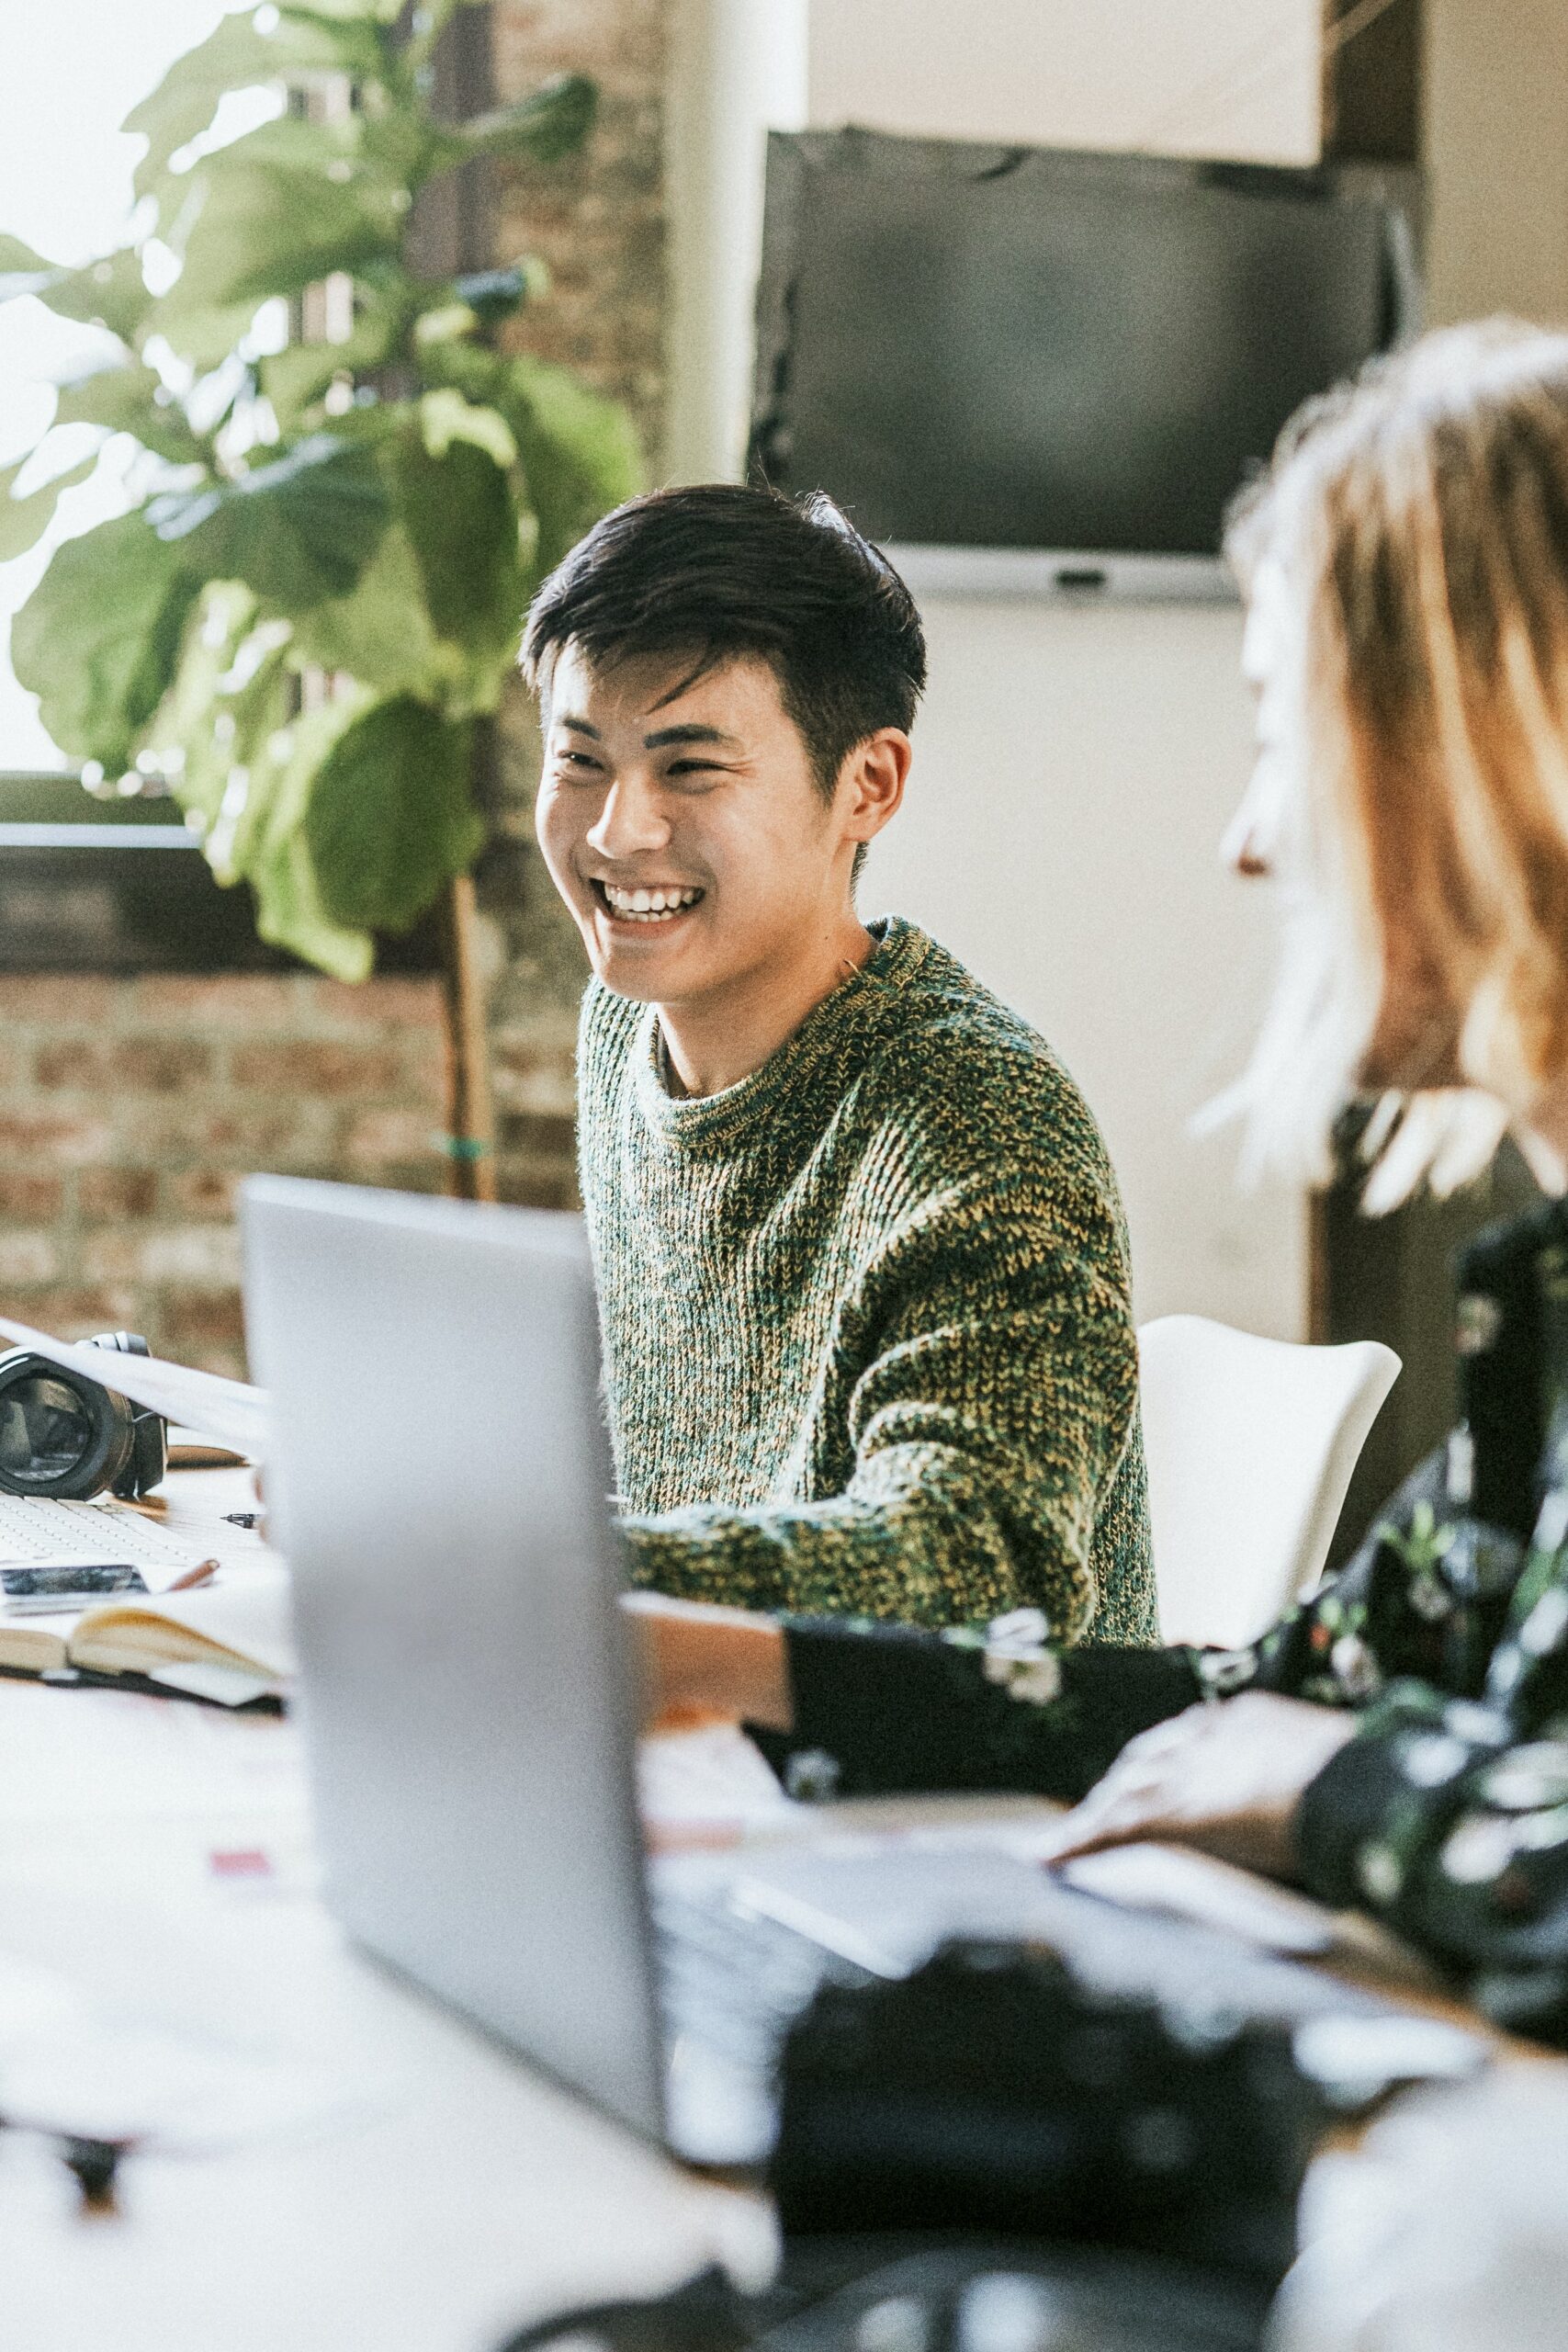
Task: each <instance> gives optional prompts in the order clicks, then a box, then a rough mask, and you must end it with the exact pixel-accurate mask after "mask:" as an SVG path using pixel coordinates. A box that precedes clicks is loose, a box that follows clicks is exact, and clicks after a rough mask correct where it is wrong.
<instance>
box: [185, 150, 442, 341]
mask: <svg viewBox="0 0 1568 2352" xmlns="http://www.w3.org/2000/svg"><path fill="white" fill-rule="evenodd" d="M190 178H191V182H192V191H191V197H190V216H191V217H190V220H189V222H188V225H187V226H185V227H182V229H181V232H180V235H181V240H182V243H181V268H180V274H179V277H177V278H176V279H175V283H174V285H173V286H172V287H171V288H169V290H168V292H167V293H166V294H164V297H163V298H162V300H160V301H159V303H158V305H157V308H156V311H155V312H154V314H153V323H154V324H155V325H156V326H157V327H158V328H159V329H160V330H161V331H162V332H163V333H164V334H166V335H167V336H168V338H169V341H170V342H171V343H172V344H173V345H174V346H175V350H176V351H178V350H182V349H183V348H184V344H183V342H182V336H183V335H184V334H186V331H187V326H188V323H189V322H191V321H192V320H194V319H199V318H201V317H203V316H205V315H206V314H208V313H209V312H212V311H227V310H230V309H232V308H236V307H239V308H242V309H243V308H247V307H248V309H249V310H250V311H254V310H255V308H256V307H257V305H258V304H260V303H261V302H264V301H265V300H267V298H268V297H269V296H271V295H277V294H283V295H293V294H299V293H301V292H302V291H303V290H304V288H306V287H307V286H311V285H314V284H315V283H316V282H317V280H318V279H320V278H322V277H330V276H331V274H332V273H333V271H334V270H346V271H348V272H351V273H353V272H357V271H361V270H363V269H365V268H366V267H367V266H369V265H370V264H372V263H375V262H380V261H387V260H390V259H394V258H395V257H396V254H397V252H398V245H399V241H400V237H401V234H402V230H403V224H404V216H405V213H406V209H407V204H406V191H405V190H403V189H400V188H397V187H391V186H389V184H388V183H387V182H385V181H383V180H380V179H379V178H372V177H371V176H369V175H360V176H358V177H355V178H351V179H350V180H348V181H346V182H344V183H343V184H341V185H340V184H338V183H337V182H335V181H332V180H327V179H322V178H318V177H317V176H316V175H313V174H312V173H310V172H306V171H294V170H289V169H286V168H285V167H283V166H281V165H274V164H246V165H243V166H242V165H241V164H233V165H231V167H230V168H228V169H219V168H218V167H217V165H216V164H214V165H213V166H212V167H208V166H198V168H197V170H196V171H194V172H192V174H191V175H190ZM242 332H243V330H242Z"/></svg>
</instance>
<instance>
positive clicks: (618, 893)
mask: <svg viewBox="0 0 1568 2352" xmlns="http://www.w3.org/2000/svg"><path fill="white" fill-rule="evenodd" d="M589 888H590V889H591V890H592V893H593V896H594V897H595V898H596V899H598V901H599V904H600V905H601V906H602V907H603V908H604V910H605V911H606V913H608V914H612V915H614V917H615V921H616V922H641V923H660V922H673V921H674V919H675V917H676V916H677V915H683V914H685V913H686V912H687V911H688V910H690V909H691V908H693V907H694V906H695V905H696V904H697V903H698V901H699V900H700V899H702V898H703V896H704V893H703V892H702V891H701V890H694V889H686V888H677V887H676V886H674V885H673V884H669V883H667V884H665V885H664V886H663V887H661V888H658V889H654V890H641V889H638V890H623V889H622V888H621V887H620V885H619V884H618V883H615V882H601V881H600V880H599V879H598V877H597V876H590V879H589Z"/></svg>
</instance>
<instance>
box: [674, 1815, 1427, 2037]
mask: <svg viewBox="0 0 1568 2352" xmlns="http://www.w3.org/2000/svg"><path fill="white" fill-rule="evenodd" d="M875 1867H876V1866H875V1865H873V1869H874V1870H875ZM883 1867H884V1868H885V1869H886V1867H887V1866H886V1864H884V1865H883ZM925 1868H926V1870H927V1871H929V1869H930V1860H929V1858H928V1860H927V1861H926V1864H925ZM898 1876H899V1871H898V1869H897V1866H896V1865H895V1866H894V1867H893V1868H892V1869H891V1870H888V1874H887V1884H886V1893H887V1894H888V1895H889V1897H890V1898H893V1897H895V1896H896V1895H897V1879H898ZM1032 1876H1033V1877H1034V1880H1035V1888H1034V1892H1033V1894H1032V1901H1031V1903H1030V1905H1029V1909H1028V1915H1026V1916H1022V1917H1018V1918H1016V1920H1015V1921H1013V1922H1012V1923H1010V1924H1009V1925H1004V1924H1003V1922H1002V1921H1001V1920H1000V1919H999V1918H994V1919H991V1920H984V1921H983V1920H981V1919H979V1918H976V1919H975V1920H974V1922H973V1925H972V1927H971V1928H969V1929H968V1931H969V1932H971V1933H975V1934H978V1935H981V1936H984V1935H986V1934H987V1932H989V1933H992V1934H999V1935H1002V1936H1004V1937H1006V1936H1018V1937H1021V1938H1024V1939H1032V1940H1038V1941H1039V1942H1041V1943H1043V1944H1046V1945H1048V1946H1049V1947H1050V1948H1051V1949H1053V1950H1055V1951H1057V1952H1058V1953H1059V1954H1060V1955H1061V1957H1062V1959H1063V1960H1064V1961H1065V1962H1066V1964H1067V1965H1068V1966H1069V1967H1070V1968H1071V1969H1072V1971H1073V1973H1074V1974H1075V1975H1076V1976H1077V1977H1078V1979H1079V1980H1080V1982H1082V1983H1083V1984H1085V1985H1089V1986H1090V1987H1092V1988H1093V1989H1095V1990H1097V1991H1099V1992H1100V1993H1101V1994H1102V1995H1104V1996H1108V1997H1111V1998H1113V1999H1114V1998H1117V1997H1122V1998H1134V1999H1145V2000H1147V1999H1152V2000H1156V2001H1158V2002H1159V2003H1161V2005H1162V2006H1163V2007H1167V2008H1168V2009H1170V2010H1172V2011H1189V2012H1198V2013H1206V2014H1213V2013H1214V2012H1216V2011H1220V2012H1226V2013H1229V2014H1230V2015H1232V2016H1235V2017H1237V2018H1258V2019H1269V2020H1272V2021H1275V2022H1277V2023H1280V2024H1282V2025H1292V2024H1297V2023H1300V2022H1303V2021H1304V2020H1306V2019H1308V2018H1322V2017H1341V2018H1347V2017H1349V2018H1367V2019H1373V2018H1393V2017H1397V2016H1400V2015H1402V2014H1407V2013H1408V2012H1407V2010H1406V2007H1405V2005H1404V2004H1403V2003H1401V2002H1399V2001H1398V2000H1391V1999H1390V1998H1389V1997H1388V1996H1386V1995H1384V1994H1380V1993H1374V1992H1371V1991H1368V1990H1366V1989H1365V1988H1364V1987H1362V1986H1359V1985H1351V1984H1347V1983H1346V1982H1345V1981H1344V1980H1343V1978H1340V1977H1337V1976H1336V1975H1334V1974H1333V1973H1328V1972H1325V1971H1321V1970H1319V1969H1316V1968H1313V1967H1309V1966H1307V1965H1305V1964H1303V1962H1301V1961H1299V1960H1294V1959H1288V1958H1284V1957H1281V1956H1280V1954H1278V1953H1275V1952H1269V1951H1261V1950H1259V1949H1258V1947H1257V1946H1255V1945H1253V1944H1250V1943H1248V1942H1246V1941H1244V1940H1243V1939H1240V1938H1238V1937H1235V1936H1232V1935H1229V1934H1226V1933H1224V1932H1223V1931H1222V1930H1219V1929H1216V1928H1209V1927H1204V1926H1199V1925H1197V1924H1195V1923H1193V1922H1191V1921H1189V1920H1182V1919H1173V1918H1166V1917H1157V1916H1156V1915H1153V1914H1151V1913H1148V1912H1140V1911H1130V1910H1126V1909H1123V1908H1122V1906H1121V1905H1115V1904H1111V1903H1109V1902H1107V1901H1105V1900H1103V1899H1102V1898H1101V1897H1100V1896H1097V1895H1093V1894H1082V1893H1078V1892H1077V1891H1075V1890H1074V1889H1072V1888H1070V1887H1066V1886H1063V1885H1062V1884H1061V1883H1060V1882H1059V1881H1055V1880H1053V1879H1051V1878H1050V1877H1048V1876H1047V1875H1046V1874H1045V1873H1043V1872H1038V1873H1032ZM650 1894H651V1904H652V1913H653V1925H654V1951H655V1965H656V1971H657V1975H658V1981H659V1995H660V2009H661V2012H662V2015H663V2018H664V2022H665V2025H666V2028H667V2030H669V2031H670V2032H671V2034H672V2035H673V2034H685V2035H690V2036H691V2037H693V2038H694V2039H695V2040H696V2041H699V2042H701V2043H702V2044H704V2045H705V2047H706V2048H708V2049H710V2050H712V2051H714V2052H716V2054H719V2055H722V2056H723V2057H724V2058H725V2060H726V2061H727V2062H728V2063H729V2064H734V2065H736V2066H739V2068H741V2069H742V2070H743V2071H745V2072H746V2073H748V2074H753V2075H760V2076H761V2077H763V2078H766V2077H767V2076H768V2075H771V2072H772V2069H773V2064H774V2062H775V2061H776V2058H777V2055H778V2052H779V2051H780V2049H781V2047H782V2045H783V2041H784V2035H785V2033H786V2032H787V2030H788V2028H789V2025H790V2023H791V2020H792V2019H793V2018H795V2017H796V2016H797V2015H798V2014H799V2012H800V2011H801V2010H802V2009H803V2008H805V2007H806V2006H807V2003H808V2002H809V2000H810V1999H811V1996H812V1995H813V1994H814V1993H815V1992H816V1990H817V1988H818V1985H825V1984H829V1983H832V1984H840V1985H863V1984H868V1983H870V1982H872V1981H873V1976H872V1972H871V1971H870V1970H868V1969H865V1968H863V1967H860V1966H858V1965H857V1964H856V1963H855V1962H852V1961H850V1960H848V1959H845V1958H843V1957H842V1956H840V1954H839V1953H838V1952H835V1951H829V1950H828V1949H827V1948H826V1947H825V1946H824V1945H822V1944H819V1943H818V1942H817V1941H816V1940H815V1939H813V1938H812V1937H811V1936H810V1935H808V1934H807V1933H804V1932H797V1931H796V1930H795V1928H790V1927H787V1926H785V1925H784V1924H783V1923H782V1922H781V1921H779V1920H776V1919H773V1918H771V1917H767V1916H766V1914H765V1912H764V1913H759V1912H757V1911H755V1910H753V1909H752V1908H751V1907H750V1905H746V1906H745V1907H742V1906H741V1905H738V1904H737V1903H736V1902H735V1901H734V1900H733V1898H732V1895H731V1894H730V1891H729V1889H728V1887H727V1886H726V1885H725V1883H723V1881H722V1880H720V1879H716V1880H713V1881H709V1882H706V1883H694V1885H693V1886H692V1887H691V1888H688V1887H685V1886H682V1885H671V1884H670V1883H662V1884H661V1883H660V1881H659V1877H658V1874H657V1873H656V1874H655V1879H654V1884H653V1886H652V1888H651V1890H650ZM759 1899H760V1900H762V1901H765V1900H766V1896H765V1895H763V1894H759ZM949 1931H950V1932H953V1933H962V1932H964V1931H965V1930H964V1927H963V1926H961V1925H960V1923H959V1922H958V1921H957V1920H955V1921H954V1922H953V1926H952V1928H951V1929H950V1930H949ZM936 1940H939V1941H940V1940H941V1938H940V1936H939V1937H938V1938H937V1939H936ZM924 1956H925V1955H924V1953H923V1952H914V1951H911V1952H910V1953H908V1955H907V1957H906V1960H905V1962H904V1963H903V1965H902V1966H895V1967H893V1968H892V1969H891V1970H890V1971H883V1972H880V1973H895V1974H899V1973H903V1972H904V1967H905V1966H908V1967H913V1966H915V1965H918V1964H919V1959H920V1958H923V1957H924Z"/></svg>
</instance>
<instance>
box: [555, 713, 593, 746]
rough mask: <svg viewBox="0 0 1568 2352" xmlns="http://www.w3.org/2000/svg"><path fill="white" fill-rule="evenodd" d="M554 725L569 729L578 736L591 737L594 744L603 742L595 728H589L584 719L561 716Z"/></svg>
mask: <svg viewBox="0 0 1568 2352" xmlns="http://www.w3.org/2000/svg"><path fill="white" fill-rule="evenodd" d="M556 725H557V726H558V727H570V729H572V731H573V732H574V733H575V734H578V735H592V738H593V741H595V742H596V743H602V742H603V741H604V737H603V735H601V734H600V732H599V729H597V728H596V727H590V725H589V724H588V721H587V719H586V718H566V717H564V716H563V717H561V718H558V719H557V721H556Z"/></svg>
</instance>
